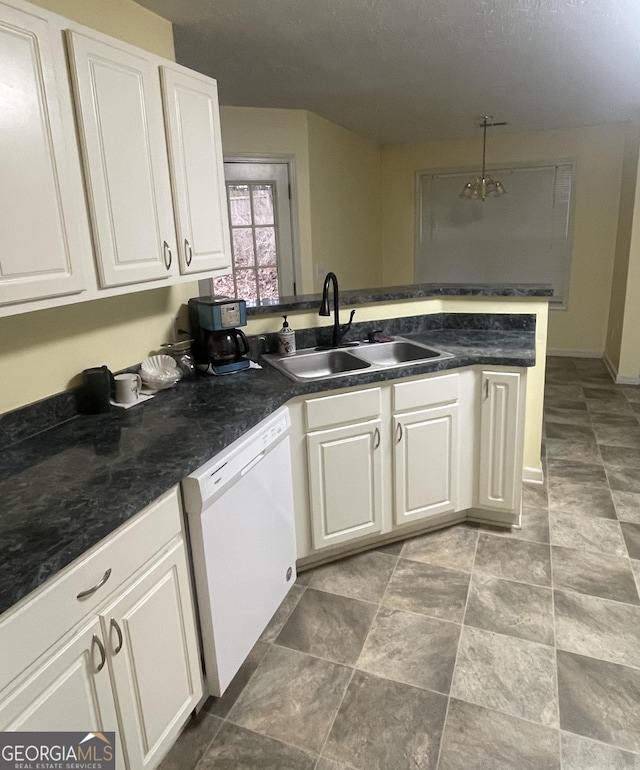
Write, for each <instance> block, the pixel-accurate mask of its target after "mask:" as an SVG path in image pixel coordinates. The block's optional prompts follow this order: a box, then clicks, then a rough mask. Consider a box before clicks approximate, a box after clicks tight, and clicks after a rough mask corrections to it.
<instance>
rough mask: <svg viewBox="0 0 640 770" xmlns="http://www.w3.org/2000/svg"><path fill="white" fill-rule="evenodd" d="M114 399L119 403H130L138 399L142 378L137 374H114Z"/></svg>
mask: <svg viewBox="0 0 640 770" xmlns="http://www.w3.org/2000/svg"><path fill="white" fill-rule="evenodd" d="M113 379H114V381H115V384H116V401H117V402H118V403H119V404H131V403H133V402H134V401H137V400H138V396H139V395H140V388H141V387H142V380H141V379H140V375H139V374H128V373H127V374H116V376H115V377H114V378H113Z"/></svg>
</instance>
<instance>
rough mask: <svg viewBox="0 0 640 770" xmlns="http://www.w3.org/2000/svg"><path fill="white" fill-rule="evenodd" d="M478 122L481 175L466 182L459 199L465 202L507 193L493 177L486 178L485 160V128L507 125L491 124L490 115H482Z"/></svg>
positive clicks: (504, 124) (491, 118)
mask: <svg viewBox="0 0 640 770" xmlns="http://www.w3.org/2000/svg"><path fill="white" fill-rule="evenodd" d="M479 120H480V126H481V127H482V174H481V176H477V177H476V178H475V180H474V181H473V182H467V184H466V185H465V186H464V187H463V188H462V192H461V193H460V197H461V198H465V199H466V200H481V201H484V200H485V199H486V198H487V197H488V196H489V195H491V196H492V197H494V198H497V197H498V196H500V195H504V194H505V193H506V192H507V191H506V190H505V189H504V187H503V185H502V182H499V181H498V180H497V179H493V177H490V176H487V168H486V159H487V128H489V127H491V126H506V125H507V124H506V123H504V122H502V123H493V122H492V121H493V117H492V116H491V115H483V116H482V117H481V118H479Z"/></svg>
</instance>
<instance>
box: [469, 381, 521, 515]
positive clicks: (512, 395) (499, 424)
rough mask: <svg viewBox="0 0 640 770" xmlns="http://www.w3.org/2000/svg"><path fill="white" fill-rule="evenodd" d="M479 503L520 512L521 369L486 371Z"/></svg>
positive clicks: (482, 416)
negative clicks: (519, 370)
mask: <svg viewBox="0 0 640 770" xmlns="http://www.w3.org/2000/svg"><path fill="white" fill-rule="evenodd" d="M481 388H482V396H481V406H480V472H479V479H478V481H479V483H478V505H479V506H480V507H482V508H491V509H495V510H505V511H516V510H519V507H520V497H521V480H522V448H523V447H522V433H523V431H522V427H521V423H522V421H523V411H524V395H523V394H521V377H520V374H519V373H518V372H495V371H483V372H482V382H481Z"/></svg>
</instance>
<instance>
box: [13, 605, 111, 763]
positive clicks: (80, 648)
mask: <svg viewBox="0 0 640 770" xmlns="http://www.w3.org/2000/svg"><path fill="white" fill-rule="evenodd" d="M0 730H3V731H11V732H13V731H16V732H17V731H29V732H31V731H35V732H49V731H57V730H64V731H72V732H79V731H81V730H87V731H91V732H111V731H115V733H116V767H117V768H118V770H120V768H124V767H125V764H124V758H123V754H122V742H121V740H120V732H119V729H118V722H117V717H116V707H115V701H114V697H113V691H112V688H111V680H110V677H109V668H108V666H107V665H106V658H105V652H104V643H103V641H102V631H101V628H100V620H99V619H98V618H94V619H93V620H92V621H91V622H90V623H88V624H87V625H85V626H84V627H83V628H82V629H81V630H80V631H77V632H76V633H74V634H72V635H71V636H70V638H69V639H67V640H66V641H65V642H63V643H61V644H60V645H59V646H58V648H57V649H56V650H55V651H53V652H52V653H51V655H49V656H47V660H46V661H45V662H44V663H43V664H42V665H41V666H40V667H38V668H37V669H36V670H35V672H34V673H33V674H32V675H31V676H29V677H28V678H27V679H26V680H25V681H24V682H23V683H22V684H21V686H19V687H18V688H17V689H16V690H14V691H13V692H12V693H11V695H10V696H8V697H6V698H4V699H2V700H1V701H0Z"/></svg>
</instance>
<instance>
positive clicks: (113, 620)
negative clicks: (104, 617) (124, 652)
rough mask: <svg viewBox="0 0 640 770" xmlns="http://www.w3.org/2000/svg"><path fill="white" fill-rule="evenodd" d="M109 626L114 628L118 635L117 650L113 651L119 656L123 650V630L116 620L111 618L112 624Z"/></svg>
mask: <svg viewBox="0 0 640 770" xmlns="http://www.w3.org/2000/svg"><path fill="white" fill-rule="evenodd" d="M109 626H110V627H111V628H114V629H115V632H116V634H118V644H117V645H116V648H115V649H114V651H113V654H114V655H117V654H118V653H119V652H120V650H121V649H122V629H121V628H120V626H119V625H118V624H117V622H116V619H115V618H111V622H110V623H109Z"/></svg>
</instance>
